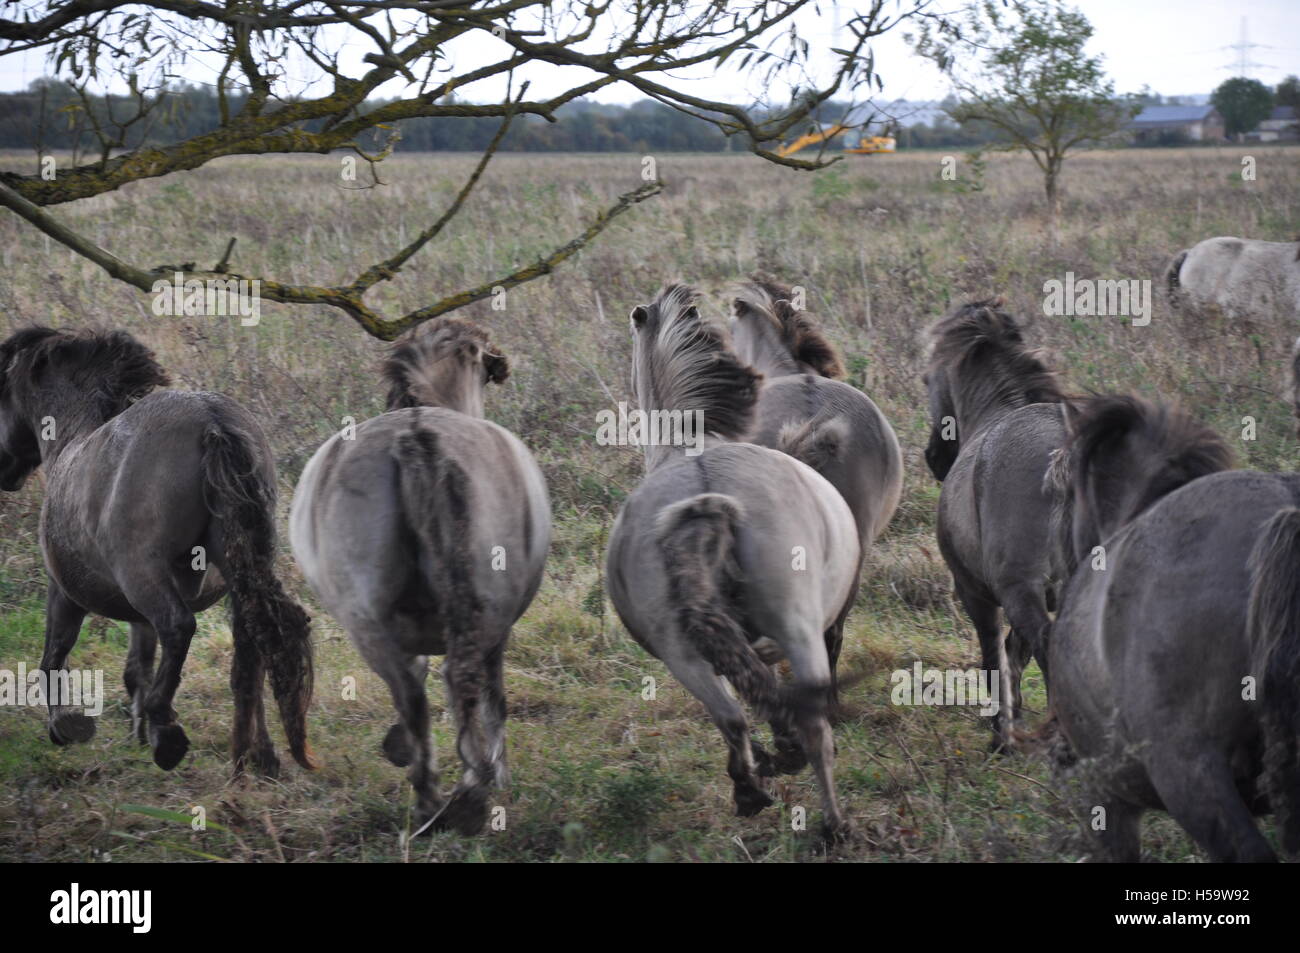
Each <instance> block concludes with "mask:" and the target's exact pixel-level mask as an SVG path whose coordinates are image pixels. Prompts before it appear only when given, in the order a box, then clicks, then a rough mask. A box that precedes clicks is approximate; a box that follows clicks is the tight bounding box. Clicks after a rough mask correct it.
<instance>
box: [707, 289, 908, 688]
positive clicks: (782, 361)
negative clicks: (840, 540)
mask: <svg viewBox="0 0 1300 953" xmlns="http://www.w3.org/2000/svg"><path fill="white" fill-rule="evenodd" d="M794 297H795V295H794V291H793V289H791V288H790V287H789V286H787V285H784V284H782V283H780V282H779V281H777V280H776V279H774V278H772V277H771V276H769V275H765V274H761V273H760V274H755V275H753V276H752V277H751V279H750V281H749V282H748V283H746V284H745V285H743V286H741V288H740V289H739V291H738V293H737V294H736V297H735V299H734V300H733V302H732V306H731V314H732V319H731V337H732V342H733V346H734V347H735V350H736V353H737V355H739V357H740V359H741V360H742V361H744V362H746V363H747V364H749V365H750V366H751V367H753V368H754V369H755V370H757V371H760V372H761V373H762V374H763V385H762V387H761V388H760V390H759V392H758V407H757V409H756V411H755V414H754V425H753V427H752V429H751V431H750V433H749V435H748V438H747V439H749V440H750V441H751V442H752V443H757V444H761V445H762V446H764V447H771V448H772V449H774V450H781V451H784V452H786V453H789V454H790V455H791V456H794V457H797V458H798V459H800V460H802V461H803V462H804V463H807V464H808V465H809V466H811V467H812V468H813V469H814V470H816V471H817V472H818V473H820V474H821V475H822V476H824V477H825V478H826V479H827V480H829V481H830V482H831V485H832V486H834V487H835V489H837V490H839V491H840V495H841V496H843V497H844V500H845V502H846V503H848V504H849V509H850V510H851V511H852V513H853V520H854V523H855V524H856V525H857V527H858V543H859V545H860V547H861V550H862V561H863V562H865V561H866V556H867V552H868V550H869V548H870V546H871V544H872V543H873V542H874V541H875V540H876V539H877V538H879V536H880V534H881V533H882V532H884V530H885V527H886V526H887V525H888V524H889V521H890V519H892V518H893V515H894V511H895V510H896V509H897V508H898V501H899V497H900V496H901V495H902V492H903V455H902V451H901V450H900V449H899V446H898V437H897V436H896V435H895V433H894V428H893V427H891V426H890V425H889V421H888V420H886V419H885V415H884V414H882V413H881V412H880V409H879V408H878V407H877V406H876V405H875V404H874V403H873V402H872V401H871V399H870V398H869V397H867V395H866V394H864V393H862V392H861V391H860V390H858V389H857V388H855V387H851V386H850V385H848V384H845V383H844V382H843V381H840V380H836V378H839V377H843V376H844V366H843V364H842V362H841V361H840V357H839V354H838V352H837V351H836V349H835V346H834V345H833V344H832V343H831V342H830V340H829V339H828V338H827V337H826V335H825V334H823V333H822V330H821V328H820V327H819V326H818V324H817V320H816V318H814V317H813V315H811V314H810V313H808V312H807V311H805V310H802V309H800V308H796V307H795V306H794V304H793V301H794ZM859 570H860V567H859ZM853 589H854V591H853V592H851V593H850V594H849V598H848V601H847V602H846V603H845V604H844V608H843V609H842V610H841V612H840V615H839V617H838V618H837V619H836V622H835V625H833V626H831V628H830V629H829V630H827V646H826V648H827V651H828V652H829V653H830V659H831V670H832V671H834V670H835V667H836V663H837V662H838V660H839V657H840V648H841V646H842V644H843V641H844V620H845V618H846V617H847V616H848V613H849V609H850V608H851V607H852V605H853V599H854V596H855V595H856V593H857V586H856V585H855V586H854V587H853Z"/></svg>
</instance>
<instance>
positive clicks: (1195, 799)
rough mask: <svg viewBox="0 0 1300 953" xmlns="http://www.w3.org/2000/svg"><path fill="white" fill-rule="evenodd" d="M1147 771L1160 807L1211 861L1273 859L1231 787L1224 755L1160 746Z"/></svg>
mask: <svg viewBox="0 0 1300 953" xmlns="http://www.w3.org/2000/svg"><path fill="white" fill-rule="evenodd" d="M1147 773H1148V774H1149V775H1150V777H1151V784H1152V786H1153V787H1154V788H1155V789H1156V793H1157V794H1159V795H1160V800H1161V801H1162V802H1163V804H1164V806H1165V810H1167V811H1168V812H1169V814H1170V816H1171V817H1173V819H1174V820H1176V821H1177V822H1178V823H1179V825H1181V826H1182V828H1183V830H1185V831H1187V833H1188V835H1190V836H1191V838H1192V840H1194V841H1196V843H1197V844H1199V845H1200V846H1201V848H1202V849H1204V850H1205V852H1206V853H1207V854H1209V855H1210V860H1211V861H1212V862H1213V863H1216V864H1222V863H1261V862H1270V861H1276V860H1277V854H1275V853H1274V852H1273V848H1272V847H1270V846H1269V843H1268V841H1267V840H1266V839H1265V838H1264V835H1263V834H1261V833H1260V832H1259V827H1258V826H1256V824H1255V819H1254V817H1252V816H1251V811H1250V808H1249V806H1248V805H1247V804H1246V802H1245V801H1244V800H1243V799H1242V797H1241V793H1240V792H1239V791H1238V790H1237V784H1236V781H1235V779H1234V778H1233V775H1232V767H1231V765H1230V763H1229V761H1228V759H1227V758H1226V757H1223V756H1221V755H1219V754H1217V753H1213V752H1203V751H1202V752H1193V751H1186V750H1170V749H1168V748H1165V749H1164V750H1162V751H1154V752H1152V756H1151V757H1150V758H1149V759H1148V762H1147Z"/></svg>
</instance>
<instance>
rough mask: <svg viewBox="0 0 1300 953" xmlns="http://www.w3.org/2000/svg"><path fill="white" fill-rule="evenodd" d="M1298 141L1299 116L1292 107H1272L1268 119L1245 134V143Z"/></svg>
mask: <svg viewBox="0 0 1300 953" xmlns="http://www.w3.org/2000/svg"><path fill="white" fill-rule="evenodd" d="M1282 139H1300V116H1297V115H1296V109H1295V107H1294V106H1274V107H1273V111H1272V112H1271V113H1269V114H1268V118H1267V119H1265V120H1264V121H1263V122H1261V123H1260V124H1259V125H1258V126H1256V127H1255V128H1254V129H1252V130H1251V131H1250V132H1248V133H1246V141H1247V142H1277V141H1279V140H1282Z"/></svg>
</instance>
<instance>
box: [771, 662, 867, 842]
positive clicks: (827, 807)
mask: <svg viewBox="0 0 1300 953" xmlns="http://www.w3.org/2000/svg"><path fill="white" fill-rule="evenodd" d="M787 645H788V646H789V659H790V671H791V673H792V674H793V676H794V686H793V687H794V697H795V698H796V707H795V709H794V711H793V720H794V724H795V728H796V729H797V730H798V732H799V738H800V741H801V742H802V743H803V750H804V752H805V753H806V755H807V757H808V760H809V762H810V763H811V764H812V769H813V774H814V775H815V776H816V778H817V786H818V788H819V789H820V790H821V801H822V836H823V838H824V839H825V840H826V841H827V842H828V843H836V842H842V841H845V840H849V839H851V838H852V837H853V833H854V832H853V825H852V823H851V822H850V821H849V820H848V818H846V817H845V816H844V814H843V812H842V811H841V810H840V805H839V799H838V797H837V796H836V792H835V738H834V735H833V733H832V732H831V724H830V719H829V718H828V708H829V706H830V700H831V697H832V689H831V686H832V680H831V673H830V666H829V660H828V659H827V658H826V656H825V655H824V654H822V653H821V652H819V651H817V650H819V649H820V648H821V646H820V645H818V644H817V641H816V640H815V639H813V638H812V637H805V638H795V639H791V640H790V641H789V642H788V643H787Z"/></svg>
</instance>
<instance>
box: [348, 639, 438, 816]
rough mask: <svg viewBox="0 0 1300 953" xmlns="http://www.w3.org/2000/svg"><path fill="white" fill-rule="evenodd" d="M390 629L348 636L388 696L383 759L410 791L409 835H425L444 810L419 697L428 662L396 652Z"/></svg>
mask: <svg viewBox="0 0 1300 953" xmlns="http://www.w3.org/2000/svg"><path fill="white" fill-rule="evenodd" d="M396 627H397V623H394V624H393V625H373V626H365V627H357V626H350V627H349V628H348V634H349V635H350V636H351V638H352V642H353V644H354V645H355V646H356V647H357V651H359V652H360V653H361V655H362V657H363V658H364V659H365V660H366V662H367V663H369V665H370V667H371V668H372V669H373V670H374V671H375V674H377V675H378V676H379V677H380V678H382V679H383V680H384V684H386V685H387V686H388V691H389V693H390V694H391V695H392V696H393V707H394V708H396V709H397V724H395V725H393V726H392V727H391V728H389V729H388V733H387V735H385V737H384V747H383V750H384V757H386V758H387V759H388V760H389V761H390V762H391V763H393V764H395V765H397V766H398V767H399V768H406V769H407V771H406V777H407V780H408V781H410V782H411V787H412V789H414V791H415V815H414V818H413V820H414V829H413V831H412V833H413V834H414V835H417V836H418V835H420V834H425V833H428V832H429V830H430V829H431V827H432V822H433V820H434V818H435V817H437V815H438V813H439V811H441V810H442V808H443V799H442V795H441V794H439V793H438V770H437V766H436V764H435V761H434V751H433V738H432V737H431V736H430V735H429V698H428V696H427V695H426V694H425V691H424V682H425V678H426V676H427V673H428V658H427V657H426V656H423V655H417V656H411V655H407V654H406V653H405V652H404V651H403V650H402V649H401V648H400V647H399V646H398V642H397V637H396V635H395V634H394V633H395V632H396Z"/></svg>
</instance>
